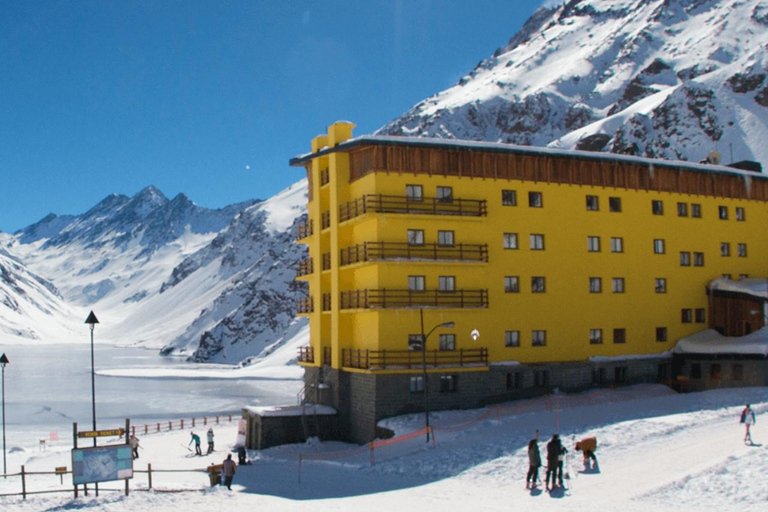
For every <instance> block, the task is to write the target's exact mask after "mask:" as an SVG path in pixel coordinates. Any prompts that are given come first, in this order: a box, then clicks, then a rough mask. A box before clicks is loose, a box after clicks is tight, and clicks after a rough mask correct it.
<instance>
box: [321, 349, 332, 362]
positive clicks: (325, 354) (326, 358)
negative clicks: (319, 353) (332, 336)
mask: <svg viewBox="0 0 768 512" xmlns="http://www.w3.org/2000/svg"><path fill="white" fill-rule="evenodd" d="M323 364H327V365H328V366H330V365H331V347H323Z"/></svg>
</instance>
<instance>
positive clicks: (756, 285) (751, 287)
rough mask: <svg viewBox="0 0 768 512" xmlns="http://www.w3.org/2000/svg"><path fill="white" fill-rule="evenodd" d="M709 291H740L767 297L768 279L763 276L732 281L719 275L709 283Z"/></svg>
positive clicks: (763, 297) (745, 293) (753, 295)
mask: <svg viewBox="0 0 768 512" xmlns="http://www.w3.org/2000/svg"><path fill="white" fill-rule="evenodd" d="M709 289H710V290H711V291H720V292H730V293H742V294H744V295H749V296H752V297H757V298H761V299H768V279H765V278H763V277H749V278H744V279H740V280H738V281H733V280H731V279H728V278H725V277H721V278H718V279H715V280H714V281H712V282H711V283H709Z"/></svg>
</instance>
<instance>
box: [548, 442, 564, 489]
mask: <svg viewBox="0 0 768 512" xmlns="http://www.w3.org/2000/svg"><path fill="white" fill-rule="evenodd" d="M562 450H563V445H562V443H561V442H560V436H558V435H557V434H555V435H553V436H552V439H551V440H550V441H549V442H548V443H547V477H546V479H545V481H544V487H545V489H546V490H548V491H549V490H550V489H554V488H555V487H556V486H557V481H556V480H555V479H556V478H557V468H558V467H561V466H560V464H561V462H560V457H561V453H562ZM550 477H551V478H552V487H550V485H549V482H550ZM562 485H563V476H562V472H561V473H560V486H561V487H562Z"/></svg>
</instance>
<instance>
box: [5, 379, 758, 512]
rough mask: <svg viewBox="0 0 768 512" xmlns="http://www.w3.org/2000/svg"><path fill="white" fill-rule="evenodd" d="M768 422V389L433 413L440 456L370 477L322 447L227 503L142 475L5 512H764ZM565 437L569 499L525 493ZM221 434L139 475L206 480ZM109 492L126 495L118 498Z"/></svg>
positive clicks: (280, 457)
mask: <svg viewBox="0 0 768 512" xmlns="http://www.w3.org/2000/svg"><path fill="white" fill-rule="evenodd" d="M746 401H749V402H750V403H751V404H752V406H753V409H754V410H755V411H756V414H757V418H758V423H757V425H756V426H755V427H754V428H753V433H752V437H753V439H754V441H755V443H756V444H755V445H753V446H749V445H745V444H744V443H743V442H742V437H743V427H742V426H741V425H739V423H738V418H739V413H740V411H741V409H742V408H743V406H744V403H745V402H746ZM553 405H554V406H553ZM767 412H768V394H767V393H766V389H765V388H743V389H739V390H733V389H729V390H717V391H709V392H705V393H691V394H685V395H678V394H675V393H673V392H671V391H670V390H669V389H668V388H665V387H663V386H637V387H632V388H625V389H617V390H600V391H592V392H589V393H586V394H582V395H570V396H566V395H555V396H554V397H549V398H547V397H543V398H538V399H533V400H529V401H525V402H519V403H514V404H506V405H504V406H502V408H501V409H500V414H499V417H498V419H496V415H495V413H494V410H493V409H489V410H472V411H453V412H441V413H435V414H433V416H432V420H433V424H434V425H435V427H436V432H435V435H436V445H435V447H432V445H431V444H425V442H424V437H423V436H419V437H417V438H415V439H413V440H411V441H407V442H402V443H398V444H395V445H392V446H388V447H382V448H377V449H376V452H375V465H373V466H372V465H371V456H370V453H369V450H368V447H367V446H364V447H357V446H351V445H345V444H342V443H331V442H326V443H316V442H313V443H311V444H306V445H302V444H297V445H288V446H281V447H276V448H272V449H269V450H263V451H261V452H257V451H251V452H250V453H249V457H250V459H251V460H252V461H253V464H252V465H249V466H240V467H239V468H238V470H237V474H236V475H235V478H234V484H233V486H232V491H227V490H226V488H220V487H217V488H213V489H209V488H207V482H206V475H205V474H204V473H200V474H195V473H155V474H154V476H153V484H154V486H155V488H159V489H199V490H202V492H182V493H163V492H152V493H147V492H138V491H137V489H140V488H146V485H147V480H146V474H137V475H136V476H135V477H134V479H133V481H132V482H131V488H132V489H133V491H132V492H131V494H130V496H127V497H126V496H123V495H122V494H121V493H117V492H115V493H102V496H101V497H99V498H95V497H94V496H93V495H92V494H91V496H89V497H80V498H78V499H73V498H72V497H71V496H67V495H56V494H49V495H36V496H35V495H33V496H30V497H28V499H27V500H26V501H22V500H21V498H0V500H2V501H0V506H3V505H7V506H9V507H13V509H14V510H19V511H20V512H33V511H42V510H81V509H84V508H86V509H88V510H110V511H112V512H122V511H128V510H163V511H168V512H171V511H179V512H181V511H184V512H186V511H188V510H206V509H209V508H215V507H222V506H224V507H226V508H236V509H242V510H250V509H253V508H259V509H268V510H270V511H275V512H287V511H298V510H307V509H309V508H313V509H317V510H336V511H341V512H347V511H349V512H352V511H359V510H367V511H387V512H389V511H391V510H392V509H399V510H424V509H426V510H446V511H459V510H478V511H497V510H541V511H545V512H549V511H563V510H568V511H577V512H581V511H589V512H593V511H595V510H601V511H603V510H604V511H612V510H622V511H626V512H647V511H649V510H654V511H656V510H658V511H662V512H667V511H670V512H672V511H674V512H688V511H691V512H693V511H696V512H700V511H719V512H722V511H724V510H739V511H745V512H752V511H762V510H763V509H764V508H765V503H766V501H768V480H766V478H765V474H766V472H768V457H766V454H767V453H768V448H766V443H767V442H768V434H766V429H765V427H763V426H761V425H762V423H761V419H762V418H764V417H765V414H766V413H767ZM489 413H490V414H489ZM483 416H484V417H485V419H484V420H483V419H482V417H483ZM478 418H480V420H479V421H478ZM385 423H386V426H388V427H390V428H394V429H395V430H396V431H397V432H398V434H402V433H407V432H412V431H414V430H416V429H419V428H421V427H422V426H423V416H421V415H413V416H403V417H399V418H393V419H391V420H388V421H386V422H385ZM558 425H559V430H560V434H561V437H562V438H563V439H564V441H565V443H564V444H565V446H566V447H567V448H568V449H569V450H571V453H570V455H569V460H568V461H566V468H567V470H568V472H569V475H570V476H571V478H570V479H566V480H565V483H566V485H565V490H564V491H562V490H557V491H555V492H552V493H546V492H542V491H543V489H542V487H541V486H539V487H538V488H536V489H534V490H528V489H526V488H525V474H526V471H527V468H528V458H527V454H526V445H527V442H528V440H529V439H530V438H531V437H532V436H533V435H534V432H535V431H536V430H539V431H540V432H541V442H540V443H539V444H540V449H541V450H542V451H543V452H544V451H545V443H546V441H547V440H548V439H549V437H550V436H551V435H552V433H553V432H555V431H556V429H557V427H558ZM215 431H216V440H217V451H216V452H214V453H213V454H212V455H209V456H203V457H189V452H188V451H187V448H186V447H185V445H186V444H187V443H188V442H189V441H188V440H189V433H188V431H187V430H180V431H176V432H171V433H166V434H156V435H145V436H140V437H141V446H142V451H141V458H140V459H139V460H137V461H136V462H135V467H136V468H137V469H141V470H144V469H145V468H146V465H147V464H149V463H151V464H152V467H153V468H154V469H202V468H204V467H206V466H207V465H209V464H212V463H218V462H220V461H221V460H223V459H224V458H225V457H226V454H227V453H228V451H229V449H230V448H231V447H232V446H233V445H234V443H235V439H236V427H235V426H218V427H215ZM587 436H596V437H597V439H598V448H597V451H596V455H597V457H598V460H599V470H585V469H583V467H582V466H581V461H580V458H581V457H580V455H579V454H578V453H577V452H574V451H573V450H572V448H573V444H574V440H575V439H580V438H582V437H587ZM299 454H305V455H306V454H312V455H319V456H322V455H323V454H325V458H326V460H321V461H313V460H306V459H305V460H304V462H303V463H302V465H301V468H302V470H301V483H299V480H298V464H297V459H298V455H299ZM69 457H70V455H69V451H68V447H67V446H62V447H60V448H58V449H56V450H53V451H49V452H47V453H42V454H41V453H37V452H32V453H29V452H27V453H25V452H23V451H13V452H12V453H11V454H10V457H9V464H8V465H9V469H11V468H18V467H19V466H20V465H21V464H26V470H27V471H31V472H34V471H51V470H52V468H54V467H56V466H61V465H69V464H70V460H71V459H70V458H69ZM540 476H542V477H543V475H542V474H541V473H540ZM41 478H42V477H33V476H29V477H28V479H27V488H28V489H29V490H32V489H39V488H40V486H44V487H46V486H50V487H54V486H59V484H58V479H56V480H53V479H48V480H41ZM59 487H60V486H59ZM103 487H104V488H119V487H120V484H117V483H111V484H103ZM18 489H19V483H18V478H17V477H16V478H13V477H11V478H8V479H7V480H0V493H3V492H19V491H18Z"/></svg>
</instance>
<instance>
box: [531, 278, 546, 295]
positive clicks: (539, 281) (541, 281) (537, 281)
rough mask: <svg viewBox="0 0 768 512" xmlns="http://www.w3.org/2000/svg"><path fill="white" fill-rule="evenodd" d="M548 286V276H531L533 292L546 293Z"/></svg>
mask: <svg viewBox="0 0 768 512" xmlns="http://www.w3.org/2000/svg"><path fill="white" fill-rule="evenodd" d="M546 288H547V283H546V278H544V277H542V276H533V277H531V293H544V292H545V291H546Z"/></svg>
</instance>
